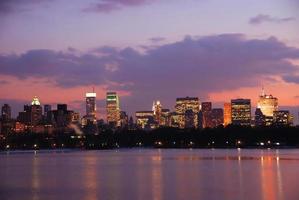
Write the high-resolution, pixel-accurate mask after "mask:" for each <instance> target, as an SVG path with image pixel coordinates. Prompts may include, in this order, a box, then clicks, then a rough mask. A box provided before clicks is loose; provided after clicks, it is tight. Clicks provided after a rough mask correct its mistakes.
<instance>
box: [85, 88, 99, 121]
mask: <svg viewBox="0 0 299 200" xmlns="http://www.w3.org/2000/svg"><path fill="white" fill-rule="evenodd" d="M96 97H97V94H96V93H95V92H91V93H86V116H88V117H93V118H94V119H96V112H97V107H96Z"/></svg>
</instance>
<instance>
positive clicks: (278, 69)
mask: <svg viewBox="0 0 299 200" xmlns="http://www.w3.org/2000/svg"><path fill="white" fill-rule="evenodd" d="M298 58H299V49H298V48H295V47H289V46H286V45H285V44H284V43H283V42H281V41H279V40H277V39H276V38H274V37H270V38H266V39H247V38H246V37H245V36H244V35H242V34H222V35H211V36H206V37H200V38H193V37H186V38H184V39H183V40H181V41H178V42H175V43H169V44H163V45H160V46H157V47H155V48H149V49H148V50H145V52H142V53H140V52H139V51H137V50H135V49H133V48H130V47H128V48H124V49H117V48H113V47H108V46H105V47H99V48H97V49H93V50H92V51H89V52H86V53H80V54H76V53H72V52H70V51H67V52H57V51H52V50H30V51H28V52H26V53H24V54H20V55H17V54H10V55H0V74H3V75H9V76H14V77H17V78H18V79H21V80H26V79H28V78H30V77H35V78H46V79H49V80H51V81H52V82H53V83H54V84H55V87H62V88H73V87H79V86H80V87H84V86H90V85H107V89H109V90H121V91H128V92H129V93H130V94H131V96H130V95H127V96H126V97H124V98H123V99H122V102H123V103H124V104H125V105H126V106H128V107H132V108H134V109H145V108H146V106H148V105H150V103H151V101H152V100H153V98H158V99H160V100H163V102H164V103H165V104H166V105H170V104H171V103H173V102H174V99H175V98H176V97H179V96H187V95H188V96H193V95H194V96H199V97H200V98H202V99H205V98H207V96H208V95H209V93H211V92H221V91H224V90H234V89H238V88H242V87H252V86H256V85H258V84H259V83H260V82H261V80H268V79H269V78H271V77H277V76H278V77H280V78H282V79H283V80H284V81H287V82H294V83H298V82H299V81H297V80H299V79H296V78H297V77H293V76H294V74H297V73H298V72H299V66H296V65H295V64H294V63H291V62H289V61H288V59H298ZM149 109H150V108H149Z"/></svg>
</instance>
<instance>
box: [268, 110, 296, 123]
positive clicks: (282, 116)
mask: <svg viewBox="0 0 299 200" xmlns="http://www.w3.org/2000/svg"><path fill="white" fill-rule="evenodd" d="M273 118H274V119H273V122H274V124H275V125H276V126H289V125H292V123H293V118H292V116H291V114H290V111H288V110H279V111H274V113H273Z"/></svg>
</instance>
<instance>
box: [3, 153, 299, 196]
mask: <svg viewBox="0 0 299 200" xmlns="http://www.w3.org/2000/svg"><path fill="white" fill-rule="evenodd" d="M298 175H299V150H244V149H241V150H226V149H222V150H196V149H193V150H158V149H152V150H150V149H148V150H146V149H133V150H126V149H124V150H119V151H114V150H111V151H66V152H55V151H42V152H36V153H34V152H20V153H18V152H10V153H1V154H0V177H1V180H0V199H1V200H5V199H9V200H14V199H34V200H48V199H85V200H93V199H154V200H161V199H211V200H214V199H215V200H216V199H217V200H218V199H227V200H230V199H261V200H281V199H282V200H284V199H285V200H298V199H299V191H298V189H297V182H298V181H297V177H298Z"/></svg>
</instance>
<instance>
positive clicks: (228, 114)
mask: <svg viewBox="0 0 299 200" xmlns="http://www.w3.org/2000/svg"><path fill="white" fill-rule="evenodd" d="M223 118H224V119H223V120H224V126H227V125H229V124H231V123H232V106H231V103H229V102H227V103H224V111H223Z"/></svg>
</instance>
